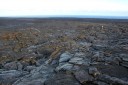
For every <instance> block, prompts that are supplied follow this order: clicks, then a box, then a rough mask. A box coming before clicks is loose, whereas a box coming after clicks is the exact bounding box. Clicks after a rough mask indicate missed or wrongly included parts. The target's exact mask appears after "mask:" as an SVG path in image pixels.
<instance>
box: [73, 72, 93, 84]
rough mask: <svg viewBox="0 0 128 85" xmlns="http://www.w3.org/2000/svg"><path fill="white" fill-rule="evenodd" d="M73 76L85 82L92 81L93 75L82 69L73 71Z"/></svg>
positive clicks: (82, 82)
mask: <svg viewBox="0 0 128 85" xmlns="http://www.w3.org/2000/svg"><path fill="white" fill-rule="evenodd" d="M74 75H75V78H76V79H77V80H78V81H79V82H80V83H81V84H86V83H87V82H90V81H93V77H92V76H91V75H89V74H88V72H86V71H84V70H80V71H77V72H75V73H74Z"/></svg>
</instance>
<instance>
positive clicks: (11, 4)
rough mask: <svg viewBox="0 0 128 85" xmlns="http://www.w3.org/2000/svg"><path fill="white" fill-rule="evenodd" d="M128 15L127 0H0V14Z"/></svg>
mask: <svg viewBox="0 0 128 85" xmlns="http://www.w3.org/2000/svg"><path fill="white" fill-rule="evenodd" d="M29 15H30V16H33V15H44V16H45V15H104V16H128V1H127V0H0V16H29Z"/></svg>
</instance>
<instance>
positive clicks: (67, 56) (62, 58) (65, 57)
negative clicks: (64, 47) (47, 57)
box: [59, 52, 73, 63]
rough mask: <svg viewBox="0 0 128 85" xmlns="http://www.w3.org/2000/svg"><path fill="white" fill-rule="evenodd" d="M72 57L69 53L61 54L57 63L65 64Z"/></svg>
mask: <svg viewBox="0 0 128 85" xmlns="http://www.w3.org/2000/svg"><path fill="white" fill-rule="evenodd" d="M72 56H73V55H72V54H70V53H69V52H65V53H63V54H61V55H60V59H59V63H61V62H67V61H68V60H70V58H71V57H72Z"/></svg>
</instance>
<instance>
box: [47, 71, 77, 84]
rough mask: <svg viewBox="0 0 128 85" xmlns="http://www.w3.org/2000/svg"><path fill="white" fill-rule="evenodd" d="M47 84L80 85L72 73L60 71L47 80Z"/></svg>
mask: <svg viewBox="0 0 128 85" xmlns="http://www.w3.org/2000/svg"><path fill="white" fill-rule="evenodd" d="M45 85H80V84H79V82H78V81H77V80H76V79H75V78H74V77H73V76H72V75H70V74H65V73H58V74H56V75H55V76H54V77H52V78H50V79H49V80H47V81H46V82H45Z"/></svg>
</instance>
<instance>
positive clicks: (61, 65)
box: [56, 63, 73, 71]
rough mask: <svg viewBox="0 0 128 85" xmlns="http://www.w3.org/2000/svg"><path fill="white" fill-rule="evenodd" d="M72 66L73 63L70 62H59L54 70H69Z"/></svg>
mask: <svg viewBox="0 0 128 85" xmlns="http://www.w3.org/2000/svg"><path fill="white" fill-rule="evenodd" d="M72 67H73V64H70V63H64V64H60V65H59V66H58V67H56V71H59V70H71V69H72Z"/></svg>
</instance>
